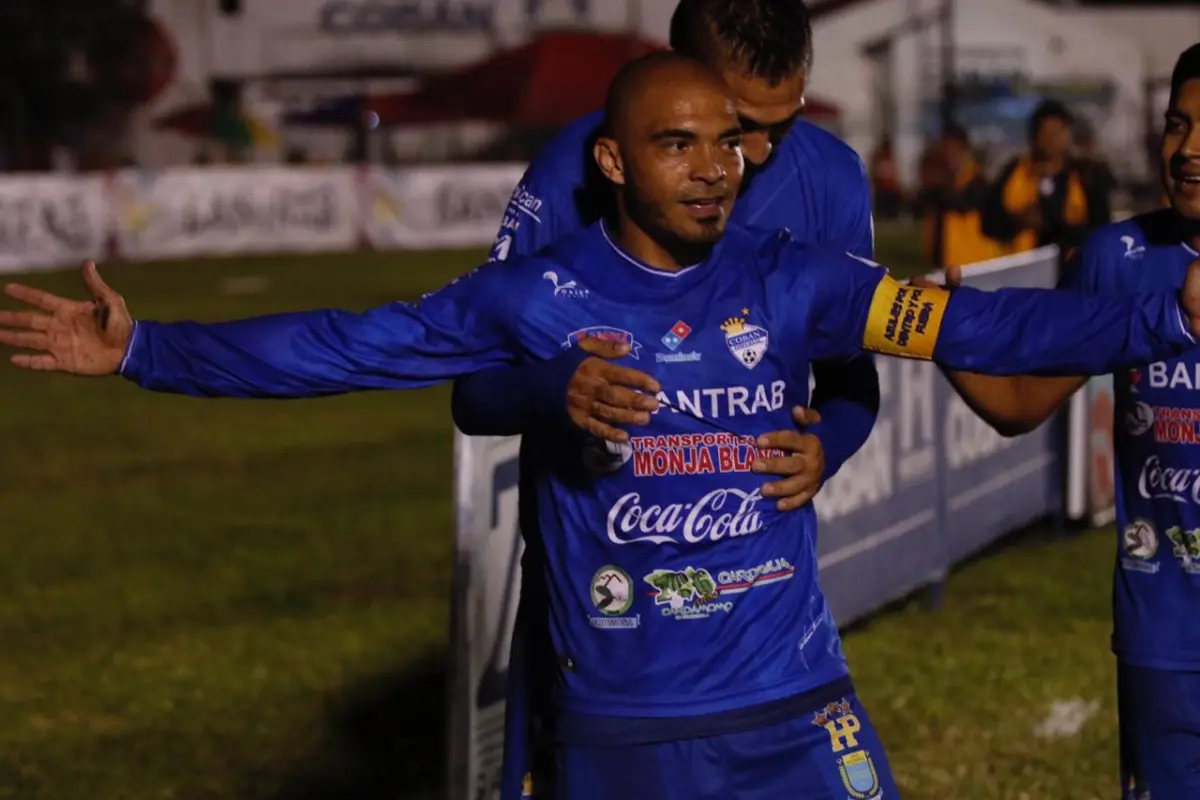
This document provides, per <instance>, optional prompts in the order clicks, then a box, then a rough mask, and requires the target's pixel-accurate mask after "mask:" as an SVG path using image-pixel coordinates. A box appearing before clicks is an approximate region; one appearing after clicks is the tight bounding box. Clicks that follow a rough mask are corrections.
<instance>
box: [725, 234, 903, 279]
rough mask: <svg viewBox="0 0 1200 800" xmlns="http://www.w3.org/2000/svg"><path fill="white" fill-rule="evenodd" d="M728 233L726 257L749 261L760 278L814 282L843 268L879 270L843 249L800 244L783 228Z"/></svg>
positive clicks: (808, 243)
mask: <svg viewBox="0 0 1200 800" xmlns="http://www.w3.org/2000/svg"><path fill="white" fill-rule="evenodd" d="M731 231H733V233H734V239H733V241H732V242H731V244H733V246H734V247H733V248H731V249H729V250H726V255H727V256H731V257H737V258H740V259H742V260H743V261H746V260H750V261H752V263H753V264H754V266H755V267H757V268H758V270H759V272H760V273H761V274H763V275H765V276H768V277H769V278H772V279H782V280H787V281H795V280H798V279H803V278H814V277H817V276H820V275H821V274H823V273H827V272H829V271H831V270H837V269H843V268H845V267H847V266H855V267H861V266H863V265H867V266H871V267H878V268H879V269H881V270H882V269H883V268H882V267H880V265H879V264H876V263H875V262H874V261H870V260H868V259H865V258H862V257H860V256H856V255H854V254H853V253H849V252H847V251H846V248H844V247H840V246H837V245H831V244H825V243H815V244H814V243H812V242H807V241H801V240H799V239H797V238H796V237H794V236H792V234H791V232H790V231H788V230H787V229H786V228H785V229H783V230H766V229H763V228H753V227H740V226H739V227H737V228H736V229H735V228H733V227H732V226H731ZM748 256H749V259H747V257H748Z"/></svg>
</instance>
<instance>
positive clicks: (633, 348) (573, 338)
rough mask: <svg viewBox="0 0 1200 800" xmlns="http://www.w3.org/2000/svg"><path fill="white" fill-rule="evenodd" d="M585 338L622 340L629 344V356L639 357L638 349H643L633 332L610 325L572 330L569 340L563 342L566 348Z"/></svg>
mask: <svg viewBox="0 0 1200 800" xmlns="http://www.w3.org/2000/svg"><path fill="white" fill-rule="evenodd" d="M584 339H603V340H604V341H606V342H622V343H624V344H627V345H629V357H630V358H637V357H638V351H640V350H641V349H642V344H641V342H638V341H637V340H635V339H634V338H633V334H632V333H630V332H629V331H626V330H622V329H621V328H613V327H611V326H609V325H592V326H591V327H589V328H580V329H579V330H577V331H571V332H570V333H569V334H567V341H566V342H564V343H563V347H564V348H568V347H574V346H575V345H577V344H579V343H580V342H582V341H583V340H584Z"/></svg>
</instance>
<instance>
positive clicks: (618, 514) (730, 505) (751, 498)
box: [608, 489, 762, 544]
mask: <svg viewBox="0 0 1200 800" xmlns="http://www.w3.org/2000/svg"><path fill="white" fill-rule="evenodd" d="M761 499H762V495H761V494H759V491H758V490H757V489H755V490H753V491H751V492H743V491H741V490H740V489H715V490H713V491H711V492H709V493H708V494H706V495H704V496H703V497H701V498H700V499H699V500H697V501H696V502H695V503H666V504H662V505H659V504H652V505H643V504H642V496H641V494H639V493H638V492H630V493H629V494H627V495H624V496H623V497H621V498H620V499H619V500H617V502H615V503H613V506H612V508H611V509H609V511H608V539H609V541H611V542H613V543H614V544H633V543H634V542H649V543H651V544H678V543H679V542H681V541H683V542H690V543H696V542H703V541H710V542H716V541H720V540H721V539H725V538H734V537H737V536H749V535H750V534H752V533H757V532H758V531H760V530H762V516H761V513H760V512H759V511H758V510H757V506H758V501H759V500H761Z"/></svg>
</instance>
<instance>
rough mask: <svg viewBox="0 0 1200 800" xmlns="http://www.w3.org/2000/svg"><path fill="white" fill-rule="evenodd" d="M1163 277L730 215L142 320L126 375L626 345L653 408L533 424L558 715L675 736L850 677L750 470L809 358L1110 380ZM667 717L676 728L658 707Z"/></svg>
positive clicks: (297, 390) (277, 377)
mask: <svg viewBox="0 0 1200 800" xmlns="http://www.w3.org/2000/svg"><path fill="white" fill-rule="evenodd" d="M1177 298H1178V294H1177V292H1174V291H1171V292H1166V291H1164V292H1161V293H1158V294H1144V295H1126V296H1121V297H1119V296H1115V295H1089V294H1084V293H1081V292H1051V291H1036V290H1026V289H1007V290H1002V291H997V292H981V291H977V290H972V289H969V288H962V289H958V290H956V291H955V292H953V293H946V292H944V291H941V290H924V289H918V288H914V287H909V286H904V285H901V284H900V283H898V282H896V281H895V280H893V279H892V278H890V277H889V276H888V275H887V274H886V272H885V270H883V269H882V268H880V267H878V266H877V265H875V264H873V263H871V262H867V261H864V260H861V259H858V258H855V257H852V256H849V255H846V254H844V253H841V252H838V251H834V250H827V249H822V248H812V247H807V246H803V245H799V244H797V243H795V242H794V241H793V240H791V239H790V238H789V237H788V236H787V235H786V234H784V233H782V232H778V231H776V232H770V233H766V232H760V231H755V230H749V229H742V228H736V227H731V228H730V229H729V231H728V232H727V234H726V236H725V237H724V238H723V240H722V241H721V242H720V244H719V245H718V246H717V247H716V248H715V249H714V251H713V253H712V254H711V256H710V257H709V258H708V259H706V260H705V261H704V262H702V263H700V264H697V265H695V266H692V267H690V268H687V269H683V270H681V271H678V272H664V271H660V270H656V269H654V268H651V267H649V266H647V265H645V264H642V263H640V262H638V261H637V260H636V259H634V258H633V257H631V256H630V255H628V254H626V253H625V252H623V251H622V250H620V249H619V248H618V247H617V246H616V245H615V244H613V242H612V241H611V240H610V238H609V237H608V236H607V234H606V232H605V230H604V228H603V226H600V225H597V226H593V227H591V228H589V229H587V230H585V231H582V232H580V233H577V234H575V235H570V236H567V237H565V238H564V239H562V240H560V241H559V242H557V243H555V244H554V245H552V246H551V247H549V248H548V249H546V250H543V251H541V252H540V253H539V255H538V256H536V257H532V258H527V259H518V260H516V261H514V262H510V263H509V264H506V265H488V266H485V267H483V268H481V269H479V270H477V271H475V272H474V273H471V274H470V275H469V276H466V277H463V278H461V279H459V280H458V281H456V282H454V283H452V284H451V285H449V286H447V287H445V288H443V289H441V290H439V291H437V292H434V293H432V294H430V295H428V296H426V297H425V298H423V299H422V300H421V302H420V303H418V304H415V305H414V304H407V303H394V304H391V305H388V306H384V307H382V308H377V309H373V310H370V311H367V312H365V313H361V314H356V313H350V312H344V311H330V310H326V311H312V312H305V313H295V314H282V315H276V316H270V317H262V318H258V319H253V320H245V321H240V322H231V323H218V324H210V325H204V324H198V323H173V324H163V323H150V322H142V323H139V324H138V325H137V326H136V328H135V330H134V335H133V337H132V340H131V344H130V347H129V352H128V355H127V358H126V359H125V362H124V364H123V365H122V374H123V375H125V376H126V377H127V378H129V379H131V380H134V381H136V382H137V383H138V384H140V385H141V386H143V387H145V388H149V389H156V390H161V391H172V392H182V393H187V394H193V395H201V396H212V395H221V396H238V397H309V396H318V395H329V394H335V393H339V392H346V391H352V390H360V389H383V388H409V387H416V386H425V385H429V384H431V383H435V382H438V381H442V380H446V379H450V378H454V377H456V376H458V375H462V374H466V373H469V372H471V371H473V370H478V369H486V368H489V367H493V366H497V365H501V364H520V363H523V362H527V361H529V360H538V359H547V358H551V357H553V356H555V355H556V354H558V353H560V352H561V351H562V350H563V349H564V348H569V347H570V346H571V345H572V344H573V343H575V342H578V341H580V340H582V339H586V338H589V337H600V338H607V339H617V340H620V341H623V342H628V343H629V345H630V347H631V348H632V352H631V353H630V354H629V356H627V357H626V359H624V361H625V362H626V363H628V364H630V365H633V366H636V367H638V368H641V369H644V370H646V371H647V372H649V373H650V374H652V375H653V376H654V377H655V378H656V379H657V380H658V381H659V382H660V384H661V385H662V386H663V387H664V388H663V391H662V394H661V396H660V399H661V400H662V401H663V403H664V407H663V408H661V409H660V410H659V411H658V412H657V413H656V414H655V415H654V417H653V419H652V421H651V424H650V425H649V426H647V427H645V428H642V429H638V430H636V431H634V432H633V434H634V435H633V436H632V438H631V441H630V442H629V444H628V445H627V446H624V447H620V448H614V449H613V450H609V449H607V448H606V447H599V446H596V445H595V444H594V443H593V442H589V441H587V440H585V439H583V438H581V437H578V436H575V435H572V431H571V430H569V429H567V428H563V427H560V426H556V425H547V426H546V427H545V428H544V429H540V430H534V431H532V432H531V433H529V434H528V436H529V442H530V446H531V447H532V448H533V450H534V453H535V454H536V456H537V457H536V458H535V459H533V460H531V462H529V463H531V464H534V465H535V469H536V471H535V473H534V474H533V475H532V476H531V479H532V482H533V486H534V488H535V493H536V507H537V509H538V520H537V526H536V531H537V536H538V537H539V543H538V546H539V547H540V548H541V549H542V550H543V554H544V555H543V558H542V564H543V565H544V567H543V568H544V570H545V572H544V578H545V580H544V585H545V586H546V590H547V593H548V606H549V628H550V632H551V638H552V642H553V649H554V652H555V655H556V663H557V667H558V669H557V698H556V699H557V701H558V702H557V705H558V707H559V708H560V709H562V710H564V712H565V713H566V716H567V718H568V719H569V721H570V724H565V725H561V726H560V728H561V730H560V735H563V736H564V737H567V736H571V735H573V733H572V732H574V733H575V734H577V735H578V736H579V737H582V738H586V735H587V734H588V732H589V731H591V732H595V733H596V735H597V736H598V737H599V738H601V739H603V735H604V734H603V733H602V731H603V725H602V724H597V723H596V722H595V721H596V720H606V719H612V718H623V719H626V720H628V719H630V718H641V719H642V720H643V721H644V722H645V724H646V726H647V727H649V728H653V727H655V726H654V724H653V723H654V722H655V720H657V721H658V723H660V724H659V726H658V727H659V730H660V731H668V730H669V731H671V732H673V735H667V736H665V737H664V738H668V739H669V738H681V737H680V733H681V732H683V731H691V732H693V735H699V734H698V733H695V732H696V731H697V730H698V726H694V725H691V724H689V725H681V724H679V719H680V718H688V719H689V720H693V721H694V720H696V719H697V718H701V717H707V718H709V719H715V718H719V717H720V716H721V715H722V714H723V713H731V712H735V711H736V710H739V709H745V708H747V707H759V708H761V707H763V706H764V705H768V706H769V705H770V704H774V703H777V702H778V701H780V700H781V699H783V698H789V697H794V696H796V695H798V694H801V693H804V692H806V691H808V690H811V689H813V688H814V687H818V686H822V685H827V684H830V683H832V682H835V681H837V680H838V679H839V678H841V677H843V676H845V675H846V665H845V661H844V658H843V655H842V650H841V646H840V642H839V638H838V632H837V629H836V627H835V625H834V622H833V619H832V618H831V617H830V613H829V609H828V606H827V604H826V602H825V598H824V596H823V595H822V593H821V590H820V588H819V586H818V584H817V558H816V536H817V530H816V527H817V523H816V517H815V514H814V512H813V508H812V506H811V504H809V505H808V506H806V507H805V508H803V509H801V510H799V511H793V512H779V511H777V510H776V509H775V507H774V505H773V504H772V503H769V502H763V500H762V497H761V495H760V493H759V487H760V486H761V483H762V478H761V477H760V476H759V475H757V474H755V473H753V472H751V471H750V466H751V464H752V463H753V461H754V460H755V459H756V458H757V457H759V456H760V455H761V453H760V452H759V451H758V450H757V448H756V447H755V446H754V440H755V437H756V436H757V435H758V434H759V433H760V432H761V431H763V430H770V429H777V428H782V427H785V426H786V425H788V424H789V421H790V412H789V409H790V408H791V406H792V405H795V404H803V403H804V402H805V401H806V400H807V397H806V395H807V385H808V384H807V380H806V378H807V375H808V368H809V362H811V361H813V360H817V359H824V360H830V361H836V360H841V359H847V358H853V357H855V356H857V355H858V354H859V353H860V352H861V351H862V350H863V349H864V348H867V349H873V350H875V351H877V352H883V353H891V354H896V355H902V356H910V357H918V358H930V357H932V358H934V359H935V360H937V361H938V362H939V363H942V364H944V365H945V366H947V367H949V368H951V369H961V370H967V371H973V372H985V373H989V372H990V373H994V374H1024V373H1028V372H1031V371H1033V372H1038V371H1041V372H1045V373H1048V374H1069V375H1077V374H1104V373H1108V372H1111V371H1114V370H1116V369H1121V368H1126V367H1128V366H1130V365H1134V364H1142V363H1148V362H1151V361H1155V360H1158V359H1161V358H1168V357H1174V356H1175V355H1178V354H1179V353H1182V352H1184V350H1186V349H1187V348H1189V347H1191V346H1193V343H1194V340H1193V339H1192V337H1191V334H1190V332H1189V331H1188V329H1187V326H1186V325H1185V324H1184V318H1183V316H1182V312H1181V310H1180V307H1179V303H1178V299H1177ZM671 720H675V722H671Z"/></svg>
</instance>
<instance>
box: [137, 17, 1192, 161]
mask: <svg viewBox="0 0 1200 800" xmlns="http://www.w3.org/2000/svg"><path fill="white" fill-rule="evenodd" d="M331 1H332V0H243V7H244V11H243V12H242V14H241V15H238V16H235V17H222V16H221V15H219V14H218V13H217V11H216V8H217V3H216V2H215V0H213V1H212V2H208V1H207V0H205V2H200V0H151V3H150V6H151V12H152V13H153V14H155V16H157V17H158V18H160V19H161V20H163V21H164V22H165V23H166V24H167V26H168V27H169V28H170V30H171V31H172V33H173V35H174V36H175V39H176V42H177V45H178V47H179V50H180V55H181V59H180V68H181V73H182V78H181V80H179V81H177V83H176V85H174V86H172V87H171V89H170V90H169V91H168V92H167V93H166V94H165V95H164V97H163V98H162V99H161V100H160V101H159V102H158V103H157V104H156V106H155V108H154V109H153V111H154V112H155V113H159V112H161V111H163V110H166V109H169V108H173V107H175V106H177V105H179V104H181V103H183V102H187V101H190V100H193V99H197V98H199V97H203V95H204V93H205V85H206V82H207V79H208V76H209V75H210V74H211V73H212V72H216V73H218V74H223V75H242V76H249V75H256V74H262V73H264V72H269V71H276V70H289V69H299V68H303V69H318V68H330V67H335V66H347V65H351V64H363V63H373V64H383V63H393V64H394V63H409V64H415V65H419V66H425V67H436V66H448V65H452V64H460V63H466V62H470V61H472V60H475V59H477V58H479V57H481V56H483V55H485V54H486V53H487V52H488V51H490V50H491V49H492V48H493V47H496V46H507V45H512V44H516V43H518V42H519V41H521V40H522V39H524V38H525V37H527V36H528V35H529V34H530V32H531V30H533V29H536V28H538V27H553V26H555V25H563V24H572V23H573V21H574V19H575V17H574V9H573V3H574V0H543V2H542V4H541V8H540V10H539V14H538V17H537V18H536V19H535V20H534V21H533V22H532V26H533V28H531V27H530V25H531V23H530V22H529V21H528V20H527V19H526V18H525V8H526V2H527V0H425V2H424V3H423V5H422V8H424V9H425V12H426V16H427V17H430V18H432V16H433V15H434V12H435V11H436V9H437V8H438V7H443V8H448V9H450V11H451V15H452V16H453V15H454V14H459V15H463V14H466V13H467V12H471V13H475V14H477V15H478V14H481V13H485V12H486V13H487V14H490V15H491V17H490V18H491V21H492V25H491V29H490V31H489V32H486V33H480V32H467V33H463V32H458V33H447V32H444V31H443V32H436V31H433V32H430V31H421V32H416V33H414V32H398V31H395V30H383V31H375V32H370V33H362V34H338V35H331V34H328V33H325V32H322V31H321V30H320V20H321V10H322V8H323V7H325V6H326V4H327V3H329V2H331ZM348 2H350V3H351V4H352V5H354V6H356V7H363V5H364V4H367V5H370V4H372V3H373V4H375V7H376V9H377V10H380V9H384V8H385V7H387V6H389V5H390V6H396V5H400V4H399V3H398V2H397V0H348ZM939 2H940V0H868V1H867V2H863V3H860V4H858V5H857V6H852V7H851V8H850V9H848V10H846V11H844V12H842V13H840V14H837V15H834V16H832V17H826V18H822V19H821V20H820V21H819V22H818V23H817V25H816V32H815V33H816V65H815V68H814V70H813V75H812V80H811V82H810V91H811V92H812V94H813V95H816V96H820V97H822V98H826V99H829V100H831V101H833V102H834V103H836V104H837V105H838V106H840V107H841V109H842V113H843V130H844V133H845V135H846V138H847V141H848V142H849V143H850V144H851V145H852V146H853V147H855V148H856V149H857V150H858V151H859V152H860V153H862V154H863V155H864V156H867V155H869V153H870V151H871V149H872V148H873V147H874V145H875V132H876V129H877V116H878V108H877V98H876V96H875V91H874V88H875V82H876V80H877V76H876V74H875V70H874V67H873V65H872V63H871V62H870V60H869V59H867V58H866V57H864V56H863V55H862V46H863V44H864V43H866V42H869V41H872V40H875V39H878V38H879V37H881V36H883V35H885V34H886V33H888V32H889V31H891V30H893V29H895V28H896V27H897V26H899V25H901V24H902V23H903V22H904V21H905V20H906V19H909V18H910V17H911V16H912V14H913V13H914V12H920V11H929V10H932V9H935V8H936V7H937V6H938V5H939ZM675 3H676V0H590V2H589V3H588V10H587V11H588V13H587V23H588V25H589V26H590V27H591V28H593V29H596V30H622V29H628V28H630V27H636V28H637V29H639V30H641V31H642V33H643V35H646V36H648V37H651V38H655V39H660V40H665V39H666V35H667V24H668V21H669V18H670V15H671V12H672V11H673V10H674V7H675ZM403 5H411V3H407V2H406V3H404V4H403ZM1122 15H1123V16H1122ZM1135 21H1136V23H1137V24H1134V22H1135ZM955 30H956V34H957V44H958V47H959V48H961V49H964V50H967V49H970V48H1019V49H1020V50H1021V59H1022V61H1023V63H1024V68H1025V69H1026V71H1027V72H1029V73H1030V74H1031V75H1032V76H1033V77H1035V78H1037V79H1055V78H1064V77H1071V76H1087V77H1097V76H1099V77H1111V78H1112V79H1114V80H1115V81H1116V82H1117V85H1118V87H1119V94H1120V99H1119V101H1118V102H1119V109H1120V110H1121V113H1120V114H1119V115H1118V118H1117V119H1115V120H1113V121H1112V122H1111V123H1110V124H1109V125H1108V126H1106V128H1105V129H1104V130H1103V131H1101V138H1102V141H1104V142H1105V143H1107V144H1108V145H1109V147H1110V148H1115V149H1118V150H1121V151H1129V152H1134V151H1138V150H1139V148H1138V147H1137V146H1136V145H1137V144H1139V143H1140V142H1139V139H1138V136H1139V133H1140V125H1141V123H1142V117H1141V113H1140V108H1141V100H1142V82H1143V77H1144V76H1145V75H1146V74H1147V71H1146V64H1145V62H1147V61H1149V62H1150V71H1151V72H1153V73H1157V74H1162V73H1163V71H1164V70H1167V69H1169V67H1170V64H1171V63H1173V60H1174V57H1175V56H1176V55H1177V54H1178V51H1179V50H1180V49H1182V47H1183V46H1185V44H1188V43H1190V42H1191V41H1193V40H1195V39H1197V38H1200V15H1197V14H1195V13H1191V14H1182V12H1174V13H1172V12H1164V13H1162V14H1158V13H1157V12H1153V13H1152V12H1140V11H1139V12H1081V11H1063V10H1057V9H1052V8H1048V7H1045V6H1042V5H1039V4H1036V3H1032V2H1029V1H1028V0H957V8H956V15H955ZM1131 32H1136V34H1137V37H1138V38H1135V37H1134V36H1132V35H1131ZM926 36H927V37H928V40H929V42H930V43H933V44H936V36H937V34H936V32H932V31H931V32H929V33H928V34H926ZM1163 42H1170V44H1169V45H1163V44H1162V43H1163ZM929 57H931V56H930V55H929V52H928V48H923V47H922V45H921V43H920V42H919V40H918V39H917V37H916V36H915V35H911V34H910V35H909V36H908V37H907V38H904V39H902V40H900V41H898V43H897V45H896V49H895V62H894V67H895V68H894V71H893V74H892V76H891V84H892V94H893V97H894V98H895V100H896V106H897V110H898V112H899V115H900V119H899V131H898V134H899V136H898V139H897V142H896V145H897V148H898V150H899V151H900V152H899V155H900V157H901V158H900V162H901V168H902V170H904V171H905V173H906V175H907V176H908V177H911V174H912V171H913V168H914V161H915V158H916V154H917V153H918V152H919V150H920V148H921V146H922V142H921V135H920V133H919V130H918V108H917V100H918V98H919V97H920V96H922V95H925V94H928V91H922V87H921V85H920V81H921V79H922V74H923V72H922V67H921V59H922V58H929ZM1155 59H1157V60H1155ZM1160 62H1162V63H1160ZM144 135H145V137H146V138H147V140H151V141H153V142H155V144H156V147H155V152H157V153H159V154H163V155H164V156H169V157H172V158H173V157H175V155H176V154H177V153H179V152H183V151H187V150H188V148H190V143H188V142H186V140H182V139H181V137H173V136H172V135H169V134H167V135H163V134H153V133H148V132H147V133H145V134H144ZM164 142H165V144H164Z"/></svg>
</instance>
